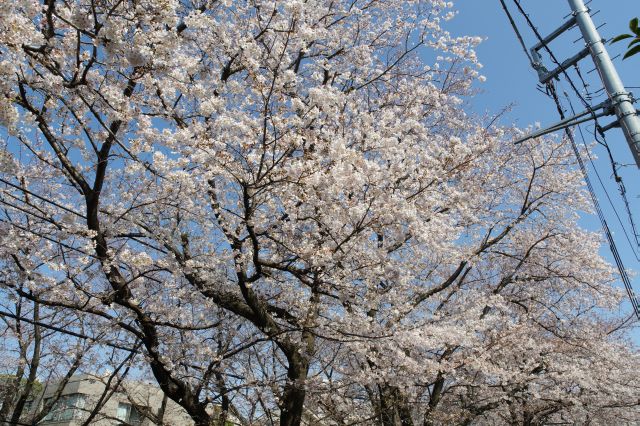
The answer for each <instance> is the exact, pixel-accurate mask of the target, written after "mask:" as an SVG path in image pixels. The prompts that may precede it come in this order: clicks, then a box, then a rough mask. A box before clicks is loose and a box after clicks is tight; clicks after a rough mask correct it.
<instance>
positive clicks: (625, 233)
mask: <svg viewBox="0 0 640 426" xmlns="http://www.w3.org/2000/svg"><path fill="white" fill-rule="evenodd" d="M564 96H565V99H566V100H567V102H568V103H569V108H570V109H571V113H572V114H575V110H574V108H573V104H572V102H571V99H569V95H567V93H566V92H564ZM576 127H577V129H578V133H579V134H580V138H581V140H582V145H583V146H584V147H585V151H586V153H587V158H588V159H589V162H590V163H591V168H592V169H593V171H594V173H595V174H596V178H597V179H598V182H599V183H600V186H601V187H602V190H603V192H604V194H605V196H606V197H607V200H608V201H609V204H610V205H611V209H612V210H613V213H614V215H615V216H616V218H617V219H618V223H619V224H620V227H621V228H622V232H623V234H624V236H625V237H626V239H627V242H628V243H629V248H630V249H631V252H632V253H633V255H634V256H635V258H636V260H637V261H639V262H640V257H639V256H638V253H637V251H636V248H635V247H634V244H633V243H632V242H631V238H630V237H629V232H628V231H627V229H626V227H625V225H624V223H623V221H622V219H621V218H620V215H619V214H618V210H617V209H616V206H615V204H614V203H613V200H612V199H611V196H610V195H609V192H608V191H607V188H606V186H605V185H604V182H603V180H602V177H601V176H600V173H599V172H598V169H597V168H596V166H595V162H594V161H593V157H592V156H591V153H590V152H589V147H588V146H587V141H586V138H585V136H584V133H583V132H582V128H581V127H580V126H579V125H578V126H576ZM634 232H635V229H634Z"/></svg>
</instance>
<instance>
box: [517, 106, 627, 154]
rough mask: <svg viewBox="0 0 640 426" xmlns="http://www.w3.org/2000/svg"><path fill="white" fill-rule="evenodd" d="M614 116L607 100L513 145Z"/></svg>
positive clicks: (525, 137)
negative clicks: (600, 118)
mask: <svg viewBox="0 0 640 426" xmlns="http://www.w3.org/2000/svg"><path fill="white" fill-rule="evenodd" d="M600 109H601V110H602V111H600V112H595V111H598V110H600ZM613 114H615V112H614V110H613V106H612V103H611V101H610V100H609V99H607V100H606V101H604V102H601V103H599V104H598V105H596V106H594V107H592V108H589V109H588V110H586V111H583V112H581V113H580V114H577V115H574V116H573V117H569V118H565V119H563V120H561V121H559V122H557V123H555V124H552V125H551V126H549V127H546V128H544V129H541V130H538V131H537V132H534V133H531V134H529V135H527V136H524V137H522V138H520V139H518V140H516V141H515V142H514V144H516V145H517V144H520V143H522V142H524V141H527V140H529V139H532V138H537V137H540V136H544V135H546V134H549V133H552V132H555V131H558V130H563V129H566V128H567V127H572V126H576V125H578V124H580V123H585V122H587V121H591V120H593V119H594V118H599V117H604V116H606V115H613ZM585 116H588V117H586V118H583V117H585Z"/></svg>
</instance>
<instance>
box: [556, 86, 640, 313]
mask: <svg viewBox="0 0 640 426" xmlns="http://www.w3.org/2000/svg"><path fill="white" fill-rule="evenodd" d="M549 91H550V93H551V96H552V97H553V100H554V102H555V104H556V108H557V110H558V114H560V118H562V119H564V111H563V109H562V104H561V103H560V99H559V98H558V94H557V93H556V90H555V87H554V86H553V84H550V85H549ZM565 134H566V135H567V138H569V141H570V142H571V147H572V148H573V152H574V153H575V155H576V159H577V160H578V165H579V167H580V170H581V171H582V176H583V178H584V180H585V183H586V184H587V188H588V190H589V194H590V195H591V200H592V201H593V205H594V207H595V208H596V212H597V214H598V218H599V219H600V223H601V225H602V229H603V231H604V233H605V236H606V237H607V241H608V242H609V248H610V249H611V253H612V255H613V258H614V260H615V262H616V266H617V267H618V272H619V273H620V277H621V278H622V282H623V283H624V287H625V289H626V291H627V295H628V296H629V300H630V301H631V306H632V307H633V310H634V311H635V313H636V317H637V318H638V319H639V320H640V301H638V298H637V297H636V295H635V293H634V291H633V287H632V286H631V280H630V279H629V275H628V274H627V270H626V268H625V267H624V264H623V263H622V258H621V257H620V253H619V252H618V248H617V246H616V243H615V241H614V239H613V234H612V233H611V230H610V229H609V225H608V224H607V220H606V219H605V217H604V213H603V212H602V208H601V207H600V203H599V202H598V198H597V197H596V194H595V191H594V190H593V185H592V184H591V179H589V175H588V173H587V169H586V167H585V165H584V161H583V160H582V156H581V155H580V150H579V149H578V146H577V144H576V142H575V140H574V138H573V133H571V130H569V128H566V129H565Z"/></svg>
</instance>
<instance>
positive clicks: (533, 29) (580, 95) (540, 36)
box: [513, 0, 595, 115]
mask: <svg viewBox="0 0 640 426" xmlns="http://www.w3.org/2000/svg"><path fill="white" fill-rule="evenodd" d="M513 2H514V3H515V5H516V7H517V8H518V11H519V12H520V14H521V15H522V16H523V17H524V19H525V20H526V21H527V25H528V26H529V28H531V30H532V31H533V33H534V34H535V36H536V38H537V39H538V42H540V44H541V45H542V46H543V47H544V49H545V50H546V51H547V53H548V54H549V56H550V57H551V60H552V61H553V63H554V64H556V66H558V67H560V70H561V73H562V74H563V75H564V76H565V78H566V79H567V81H568V82H569V84H570V85H571V88H572V89H573V91H574V92H575V93H576V95H578V98H580V101H581V102H582V104H583V105H584V107H585V108H586V109H587V110H589V111H590V112H591V114H592V115H595V112H594V111H593V110H592V109H591V105H590V104H589V103H588V102H587V100H586V99H585V98H584V97H583V96H582V94H581V93H580V91H579V90H578V88H577V87H576V85H575V83H574V82H573V80H572V79H571V76H569V73H568V72H567V70H566V69H564V67H562V64H561V63H560V61H558V58H556V55H554V53H553V52H552V51H551V48H549V46H548V45H547V43H545V42H544V39H543V38H542V35H540V32H539V31H538V28H536V26H535V25H533V22H532V21H531V18H529V15H528V14H527V13H526V12H525V10H524V9H523V8H522V5H521V4H520V1H519V0H513Z"/></svg>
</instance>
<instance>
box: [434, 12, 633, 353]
mask: <svg viewBox="0 0 640 426" xmlns="http://www.w3.org/2000/svg"><path fill="white" fill-rule="evenodd" d="M505 3H506V4H507V6H508V7H509V8H510V9H511V11H512V14H513V15H514V18H516V20H517V23H518V24H519V28H520V31H521V33H522V36H523V38H524V40H525V43H526V44H527V46H531V45H533V44H535V43H536V41H537V39H536V37H535V34H534V33H533V31H531V30H530V29H529V27H528V26H527V25H526V21H525V20H524V19H523V18H522V16H521V15H520V14H519V12H518V10H517V9H516V7H515V4H514V2H513V0H505ZM520 3H521V5H522V6H523V8H524V9H525V11H526V12H527V13H528V14H529V17H530V19H531V20H532V21H533V23H534V24H535V25H536V27H537V28H538V30H539V32H540V33H541V34H542V35H543V36H545V35H547V34H549V33H551V32H552V31H553V30H554V29H555V28H557V27H559V26H560V25H561V24H562V23H563V22H564V21H565V20H566V19H567V18H568V15H569V13H570V8H569V3H568V1H566V0H520ZM454 4H455V8H456V9H457V10H458V11H459V13H458V15H457V17H456V18H454V19H453V20H452V21H450V22H449V23H447V25H446V27H447V29H448V30H449V31H450V32H451V33H452V34H455V35H465V34H466V35H478V36H481V37H483V38H486V40H485V41H484V42H483V43H482V44H481V45H480V46H479V47H478V49H477V53H478V56H479V59H480V62H481V63H482V64H483V65H484V68H483V69H482V73H483V75H485V77H486V78H487V81H486V82H485V83H483V84H482V85H480V86H479V88H480V90H481V93H480V94H479V95H478V96H477V97H476V98H475V99H473V101H472V108H473V110H474V112H476V113H478V114H484V113H485V112H487V113H489V114H491V113H497V112H499V111H500V110H502V109H503V108H504V107H506V106H509V105H512V108H511V110H510V111H509V112H508V113H507V114H506V115H505V116H504V117H503V119H502V122H503V123H505V124H511V123H515V124H517V125H518V126H521V127H526V126H528V125H531V124H534V123H536V122H539V123H540V124H541V125H542V126H547V125H549V124H552V123H555V122H557V121H558V120H559V117H558V113H557V111H556V109H555V105H554V103H553V101H552V100H551V99H550V98H548V97H547V96H546V95H545V94H543V93H541V92H540V91H538V90H537V88H536V85H537V83H538V78H537V74H536V72H535V71H534V70H533V69H532V68H531V67H530V66H529V62H528V59H527V57H526V56H525V54H524V52H523V50H522V47H521V46H520V44H519V43H518V40H517V38H516V37H515V34H514V32H513V29H512V27H511V25H510V24H509V21H508V19H507V17H506V15H505V13H504V11H503V10H502V6H501V4H500V1H499V0H457V1H454ZM589 8H590V9H591V10H592V14H593V20H594V22H595V23H596V26H600V25H602V24H604V26H602V27H600V28H599V32H600V35H601V36H602V37H603V38H605V39H610V38H612V37H614V36H616V35H618V34H620V33H623V32H628V31H627V30H628V22H629V19H631V18H632V17H634V16H640V4H639V3H638V0H615V1H611V0H593V1H591V3H590V4H589ZM596 12H597V13H596ZM576 40H579V41H577V42H575V41H576ZM583 47H584V42H583V41H582V40H581V39H580V32H579V31H578V30H577V29H576V28H574V29H573V30H571V31H569V32H568V33H567V34H566V35H564V36H562V37H560V38H558V39H557V40H556V41H554V42H553V43H552V44H551V49H552V50H553V52H554V54H555V56H556V57H557V59H558V60H560V61H563V60H565V59H567V58H569V57H570V56H572V55H574V54H575V53H577V52H578V51H580V50H581V49H582V48H583ZM608 50H609V53H610V55H611V56H612V57H614V56H616V55H617V54H620V53H624V51H625V44H624V43H619V44H616V45H612V46H608ZM546 59H547V68H549V69H551V68H554V66H553V63H552V62H551V61H550V60H549V59H548V58H546ZM614 63H615V64H616V67H617V68H618V72H619V74H620V76H621V77H622V80H623V82H624V83H625V85H626V86H627V88H628V89H629V90H630V91H631V92H634V91H635V92H636V93H637V96H638V98H640V73H639V72H638V69H640V55H638V56H635V57H632V58H629V59H627V60H624V61H623V60H622V59H621V56H620V57H619V58H617V59H615V60H614ZM579 68H580V71H581V74H582V75H583V76H584V79H585V81H586V83H587V85H588V91H589V92H597V91H598V90H599V89H600V88H601V87H602V84H601V83H600V81H599V77H598V74H597V72H589V71H591V70H592V69H593V68H594V66H593V62H592V61H591V59H590V58H586V59H583V60H582V61H581V62H580V64H579ZM573 77H574V78H573V79H574V81H575V83H576V84H577V86H578V88H579V89H580V90H581V91H582V94H583V96H586V93H587V91H586V90H583V85H582V82H580V80H579V79H578V78H577V76H576V75H575V74H573ZM634 87H637V88H634ZM559 88H560V90H561V91H566V92H567V93H569V95H570V98H571V101H572V103H573V105H574V107H575V108H576V111H577V112H578V111H582V110H584V108H582V106H581V103H580V100H579V98H578V96H577V95H575V94H572V92H571V86H570V85H569V84H567V83H566V82H564V81H563V82H561V83H559ZM603 96H604V95H602V92H600V96H599V97H597V96H594V97H593V101H592V105H595V104H597V103H599V102H601V101H602V100H604V97H603ZM611 121H612V119H611V118H610V117H606V118H604V119H603V120H602V122H601V124H608V123H609V122H611ZM582 130H583V132H584V135H585V137H586V141H587V143H591V142H593V140H594V137H593V130H594V127H593V124H591V123H586V125H583V126H582ZM577 136H578V137H577V140H580V138H579V135H577ZM606 136H607V138H606V140H607V143H608V144H609V146H610V148H611V151H612V153H613V158H614V160H615V161H616V162H617V163H619V164H631V163H633V157H632V155H631V152H630V150H629V147H628V146H627V143H626V140H625V138H624V136H623V135H622V132H621V131H620V130H619V129H613V130H610V131H609V132H607V134H606ZM595 154H596V156H597V157H598V159H596V160H595V161H594V163H593V165H590V170H589V173H590V177H591V180H592V183H593V185H594V187H595V189H596V193H597V195H598V198H599V200H600V204H601V206H602V207H603V210H604V213H605V216H606V219H607V222H608V224H609V227H610V228H611V229H612V231H613V233H614V238H615V240H616V243H617V246H618V250H619V251H620V252H621V255H622V259H623V262H624V264H625V266H626V268H627V270H628V271H629V272H632V271H640V261H638V258H637V257H636V254H635V253H634V250H636V252H639V251H640V250H639V249H638V246H637V245H636V242H635V240H634V238H633V234H632V232H631V227H630V224H629V220H628V216H627V214H626V210H625V207H624V204H623V201H622V198H621V196H620V195H619V190H618V186H617V185H616V183H615V181H614V180H613V177H612V168H611V163H610V161H609V159H608V155H607V153H606V151H605V150H604V149H598V147H596V149H595ZM596 172H597V173H598V174H599V176H600V178H601V179H600V180H601V181H602V182H603V185H601V184H600V180H599V179H598V176H597V175H596ZM619 174H620V176H621V177H622V179H623V183H624V185H625V187H626V190H627V197H628V199H629V202H630V207H631V211H632V214H633V217H634V219H635V221H636V222H638V223H637V225H638V227H640V195H639V194H640V186H639V185H637V182H638V181H639V179H640V169H638V168H637V167H636V166H635V165H627V166H621V167H619ZM607 194H608V195H609V198H610V199H611V202H610V201H609V198H607ZM616 212H617V213H618V215H619V217H620V220H618V218H617V216H616ZM583 223H584V225H585V226H586V227H588V228H589V229H593V230H598V229H600V223H599V221H598V220H597V218H595V217H585V218H584V220H583ZM621 223H622V225H621ZM623 226H624V227H626V230H627V232H628V235H629V236H630V237H631V243H629V242H628V241H627V238H626V236H625V233H624V230H623ZM602 254H603V255H605V256H606V257H607V258H608V259H612V257H611V252H610V251H609V249H608V246H604V247H603V250H602ZM639 254H640V253H639ZM632 283H633V285H634V289H635V291H636V294H637V295H640V276H639V277H633V276H632ZM635 334H636V335H637V336H636V341H637V342H638V341H640V333H635Z"/></svg>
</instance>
